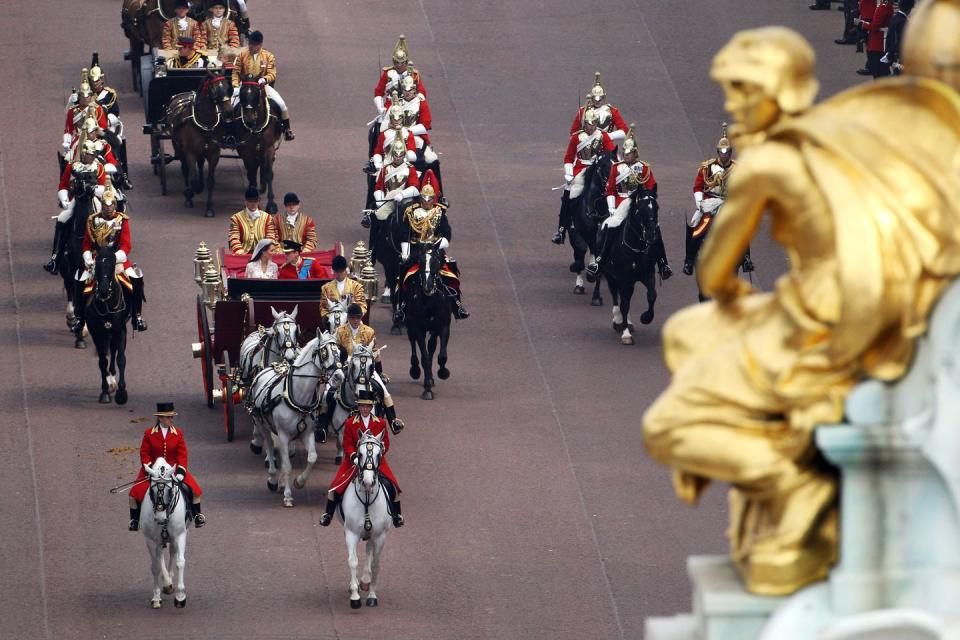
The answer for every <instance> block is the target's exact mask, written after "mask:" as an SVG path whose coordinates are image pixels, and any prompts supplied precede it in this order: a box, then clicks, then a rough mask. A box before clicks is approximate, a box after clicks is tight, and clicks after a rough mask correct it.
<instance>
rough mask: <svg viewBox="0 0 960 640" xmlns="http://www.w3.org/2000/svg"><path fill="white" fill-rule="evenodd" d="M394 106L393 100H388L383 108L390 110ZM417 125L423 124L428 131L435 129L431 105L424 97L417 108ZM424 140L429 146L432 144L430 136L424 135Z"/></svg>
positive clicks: (421, 97)
mask: <svg viewBox="0 0 960 640" xmlns="http://www.w3.org/2000/svg"><path fill="white" fill-rule="evenodd" d="M392 106H393V100H392V99H390V98H387V101H386V102H384V103H383V108H384V109H387V110H388V111H389V110H390V107H392ZM417 124H422V125H423V128H424V129H426V130H427V131H430V130H431V129H433V115H432V114H431V113H430V105H429V104H428V103H427V99H426V98H425V97H424V96H422V95H421V96H420V104H419V106H418V107H417ZM420 137H422V138H423V141H424V142H425V143H427V144H430V136H429V135H428V134H426V133H425V134H423V135H422V136H420Z"/></svg>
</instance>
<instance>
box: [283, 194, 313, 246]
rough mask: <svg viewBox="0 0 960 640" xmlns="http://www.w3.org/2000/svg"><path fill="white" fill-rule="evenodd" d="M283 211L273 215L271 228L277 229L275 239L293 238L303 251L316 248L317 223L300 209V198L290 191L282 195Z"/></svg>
mask: <svg viewBox="0 0 960 640" xmlns="http://www.w3.org/2000/svg"><path fill="white" fill-rule="evenodd" d="M283 207H284V209H285V211H282V212H278V213H277V214H276V215H274V217H273V228H274V229H276V231H277V240H279V241H280V242H283V241H284V240H293V241H294V242H297V243H299V244H300V245H301V246H302V247H303V251H314V250H315V249H316V248H317V225H316V224H315V223H314V221H313V218H311V217H310V216H308V215H307V214H305V213H301V211H300V198H299V197H298V196H297V194H295V193H293V192H290V193H288V194H286V195H285V196H283Z"/></svg>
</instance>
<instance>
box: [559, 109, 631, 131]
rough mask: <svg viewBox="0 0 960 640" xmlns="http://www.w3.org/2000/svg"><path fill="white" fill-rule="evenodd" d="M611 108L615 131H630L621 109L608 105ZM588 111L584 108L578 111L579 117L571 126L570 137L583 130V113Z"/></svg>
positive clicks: (611, 119) (574, 119)
mask: <svg viewBox="0 0 960 640" xmlns="http://www.w3.org/2000/svg"><path fill="white" fill-rule="evenodd" d="M608 106H609V107H610V116H611V117H610V121H611V122H612V123H613V130H617V129H619V130H620V131H623V132H624V133H626V132H627V130H628V129H630V127H629V126H627V121H626V120H624V119H623V116H622V115H620V109H617V108H616V107H614V106H613V105H608ZM586 110H587V107H585V106H583V107H580V108H579V109H577V115H576V116H575V117H574V118H573V124H571V125H570V135H573V134H575V133H576V132H577V131H580V130H581V129H583V112H584V111H586Z"/></svg>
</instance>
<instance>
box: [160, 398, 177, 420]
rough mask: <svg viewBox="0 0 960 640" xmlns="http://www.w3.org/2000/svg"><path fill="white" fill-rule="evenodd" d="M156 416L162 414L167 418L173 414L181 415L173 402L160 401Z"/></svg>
mask: <svg viewBox="0 0 960 640" xmlns="http://www.w3.org/2000/svg"><path fill="white" fill-rule="evenodd" d="M153 415H155V416H161V417H165V418H172V417H173V416H177V415H180V414H178V413H177V410H176V409H174V408H173V403H172V402H158V403H157V410H156V412H154V414H153Z"/></svg>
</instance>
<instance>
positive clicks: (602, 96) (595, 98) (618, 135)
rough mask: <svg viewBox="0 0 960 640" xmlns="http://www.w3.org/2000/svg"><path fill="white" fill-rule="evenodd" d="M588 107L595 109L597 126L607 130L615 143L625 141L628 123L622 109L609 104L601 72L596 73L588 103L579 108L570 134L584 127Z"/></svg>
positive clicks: (588, 95)
mask: <svg viewBox="0 0 960 640" xmlns="http://www.w3.org/2000/svg"><path fill="white" fill-rule="evenodd" d="M587 109H593V112H594V114H595V115H596V118H597V127H599V128H600V130H601V131H605V132H606V133H607V135H609V136H610V139H611V140H613V142H614V144H620V143H621V142H623V139H624V137H625V136H626V133H627V123H626V121H625V120H624V119H623V116H621V115H620V110H619V109H617V108H616V107H615V106H613V105H611V104H607V92H606V91H605V90H604V88H603V85H602V84H600V72H599V71H597V72H596V73H595V74H594V80H593V87H592V88H591V89H590V93H588V94H587V104H585V105H584V106H582V107H580V108H579V109H578V110H577V115H576V117H574V119H573V124H571V125H570V135H573V134H575V133H576V132H577V131H580V130H581V129H583V116H584V114H585V113H586V111H587Z"/></svg>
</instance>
